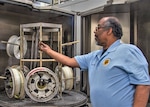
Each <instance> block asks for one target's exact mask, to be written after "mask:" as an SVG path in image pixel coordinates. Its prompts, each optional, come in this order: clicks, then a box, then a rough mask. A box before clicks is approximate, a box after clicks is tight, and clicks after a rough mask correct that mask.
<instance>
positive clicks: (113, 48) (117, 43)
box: [96, 39, 122, 58]
mask: <svg viewBox="0 0 150 107" xmlns="http://www.w3.org/2000/svg"><path fill="white" fill-rule="evenodd" d="M121 43H122V41H121V40H120V39H118V40H116V41H115V42H114V43H113V44H112V45H111V46H110V47H109V48H108V49H107V51H106V52H105V53H104V54H103V55H102V56H104V55H106V54H108V53H110V52H112V51H115V50H116V48H117V46H119V45H120V44H121ZM102 52H103V49H102V50H100V52H98V53H97V55H96V56H97V57H98V58H100V57H101V54H102Z"/></svg>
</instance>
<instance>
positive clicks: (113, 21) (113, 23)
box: [104, 17, 123, 39]
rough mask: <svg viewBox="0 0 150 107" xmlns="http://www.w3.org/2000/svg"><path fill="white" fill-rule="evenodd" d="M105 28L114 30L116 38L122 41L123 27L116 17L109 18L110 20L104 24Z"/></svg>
mask: <svg viewBox="0 0 150 107" xmlns="http://www.w3.org/2000/svg"><path fill="white" fill-rule="evenodd" d="M104 25H105V27H108V28H110V27H111V28H112V32H113V34H114V36H116V37H117V38H118V39H121V37H122V35H123V33H122V26H121V24H120V22H119V20H118V19H117V18H116V17H108V19H107V20H106V21H105V22H104Z"/></svg>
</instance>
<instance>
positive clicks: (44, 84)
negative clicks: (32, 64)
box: [25, 67, 59, 102]
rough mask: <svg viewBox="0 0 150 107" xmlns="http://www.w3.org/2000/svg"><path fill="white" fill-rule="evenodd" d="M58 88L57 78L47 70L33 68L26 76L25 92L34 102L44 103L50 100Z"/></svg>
mask: <svg viewBox="0 0 150 107" xmlns="http://www.w3.org/2000/svg"><path fill="white" fill-rule="evenodd" d="M58 88H59V81H58V78H57V76H56V74H55V73H54V72H52V71H51V70H50V69H48V68H45V67H38V68H35V69H33V70H31V71H30V72H29V73H28V74H27V76H26V83H25V91H26V93H27V95H28V96H29V97H30V98H31V99H32V100H34V101H37V102H46V101H49V100H51V99H52V98H53V97H54V96H55V95H56V94H57V93H58Z"/></svg>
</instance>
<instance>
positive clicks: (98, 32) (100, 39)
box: [94, 19, 107, 46]
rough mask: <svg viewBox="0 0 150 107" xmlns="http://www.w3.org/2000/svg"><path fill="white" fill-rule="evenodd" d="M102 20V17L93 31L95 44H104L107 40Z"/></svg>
mask: <svg viewBox="0 0 150 107" xmlns="http://www.w3.org/2000/svg"><path fill="white" fill-rule="evenodd" d="M103 22H104V20H103V19H102V20H100V21H99V24H98V25H97V27H96V28H95V31H94V34H95V41H96V44H97V45H100V46H105V45H106V42H107V33H106V31H107V30H106V29H105V26H104V24H103Z"/></svg>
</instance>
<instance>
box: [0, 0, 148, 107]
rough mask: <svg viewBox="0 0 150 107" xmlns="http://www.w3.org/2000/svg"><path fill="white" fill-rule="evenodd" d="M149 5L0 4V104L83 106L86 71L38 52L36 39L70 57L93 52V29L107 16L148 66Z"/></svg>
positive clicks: (100, 0)
mask: <svg viewBox="0 0 150 107" xmlns="http://www.w3.org/2000/svg"><path fill="white" fill-rule="evenodd" d="M85 1H87V2H88V3H89V4H90V6H89V4H88V3H87V4H86V3H85ZM83 2H84V3H85V5H83V4H84V3H83ZM149 3H150V1H149V0H0V59H1V62H0V68H1V69H0V106H2V107H12V106H13V107H20V106H23V107H35V106H37V107H87V106H88V103H90V95H89V93H90V91H89V90H90V88H89V85H88V72H80V69H76V68H70V67H68V66H65V65H62V64H60V63H59V62H57V61H56V60H55V59H53V58H51V57H50V56H48V55H47V54H45V53H43V52H42V51H40V50H39V49H38V43H39V41H42V42H44V43H46V44H48V45H49V46H50V47H51V48H52V49H54V50H55V51H57V52H59V53H62V54H65V55H67V56H70V57H74V56H75V55H79V54H85V53H88V52H91V51H93V50H97V49H99V48H101V47H98V46H95V43H94V33H93V31H94V30H95V26H97V22H98V21H99V19H100V18H102V17H104V16H110V15H111V16H115V17H117V18H118V19H119V20H121V24H122V26H123V34H124V35H125V36H123V38H122V41H123V42H125V43H131V44H135V45H137V46H138V47H139V48H140V49H141V50H142V51H143V53H144V55H145V56H146V58H147V60H148V62H149V60H150V55H149V50H150V48H149V42H148V41H149V35H150V32H149V31H150V30H149V27H150V24H149V22H150V15H149V10H148V9H147V8H148V7H149ZM71 4H73V5H71ZM78 4H80V5H78ZM94 4H97V5H94ZM69 5H71V6H70V7H69ZM85 6H87V8H86V9H85V8H84V7H85ZM63 7H64V8H63ZM65 7H66V8H65ZM60 8H61V9H60ZM79 9H80V10H82V11H79ZM143 41H144V42H143ZM148 106H149V105H148ZM148 106H147V107H148Z"/></svg>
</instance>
